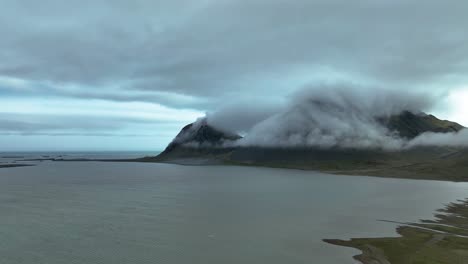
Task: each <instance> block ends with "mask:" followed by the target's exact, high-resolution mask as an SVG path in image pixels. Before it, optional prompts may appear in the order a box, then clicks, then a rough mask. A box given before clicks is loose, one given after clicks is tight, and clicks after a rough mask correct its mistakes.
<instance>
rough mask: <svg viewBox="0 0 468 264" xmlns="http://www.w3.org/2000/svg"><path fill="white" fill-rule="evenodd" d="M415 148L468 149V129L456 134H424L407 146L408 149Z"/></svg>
mask: <svg viewBox="0 0 468 264" xmlns="http://www.w3.org/2000/svg"><path fill="white" fill-rule="evenodd" d="M416 146H446V147H468V129H463V130H460V131H459V132H457V133H424V134H422V135H420V136H418V137H416V138H415V139H413V140H411V141H410V142H408V144H407V147H409V148H411V147H416Z"/></svg>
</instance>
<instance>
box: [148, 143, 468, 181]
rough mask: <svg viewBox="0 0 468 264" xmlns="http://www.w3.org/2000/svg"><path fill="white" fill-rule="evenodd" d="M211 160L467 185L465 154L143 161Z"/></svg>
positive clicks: (215, 155)
mask: <svg viewBox="0 0 468 264" xmlns="http://www.w3.org/2000/svg"><path fill="white" fill-rule="evenodd" d="M197 158H198V159H205V160H206V159H211V160H213V161H217V163H220V162H222V163H225V164H230V165H248V166H265V167H275V168H291V169H303V170H318V171H323V172H328V173H334V174H343V175H366V176H379V177H393V178H411V179H431V180H446V181H468V150H466V149H454V148H419V149H413V150H408V151H401V152H384V151H375V150H373V151H371V150H367V151H364V150H313V149H266V148H235V149H222V148H219V149H190V148H177V149H174V150H173V151H171V152H170V153H166V154H163V155H160V156H158V157H156V158H148V159H146V160H145V161H149V162H151V161H154V162H174V161H180V160H184V159H197Z"/></svg>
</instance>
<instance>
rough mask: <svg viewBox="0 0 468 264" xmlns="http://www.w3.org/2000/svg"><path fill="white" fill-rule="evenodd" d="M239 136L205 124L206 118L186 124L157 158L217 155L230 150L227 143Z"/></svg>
mask: <svg viewBox="0 0 468 264" xmlns="http://www.w3.org/2000/svg"><path fill="white" fill-rule="evenodd" d="M240 138H241V136H239V135H236V134H232V133H229V132H225V131H221V130H219V129H217V128H214V127H212V126H210V125H208V124H207V121H206V119H202V120H198V121H197V122H195V123H191V124H188V125H186V126H185V127H184V128H182V130H181V131H180V132H179V134H177V136H176V137H175V138H174V140H172V142H171V143H170V144H169V145H168V146H167V148H166V149H165V150H164V151H163V152H162V153H161V154H160V155H159V156H158V159H163V160H169V159H178V158H193V157H200V156H201V155H205V156H206V155H209V154H214V155H219V154H221V153H225V152H226V151H228V150H231V148H230V147H229V144H230V143H232V142H234V141H236V140H238V139H240Z"/></svg>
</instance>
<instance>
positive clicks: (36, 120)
mask: <svg viewBox="0 0 468 264" xmlns="http://www.w3.org/2000/svg"><path fill="white" fill-rule="evenodd" d="M180 125H181V124H180V123H179V122H177V121H170V120H154V119H146V118H138V117H105V116H80V115H70V114H68V115H52V114H11V113H8V114H5V113H0V132H1V133H3V135H13V134H16V135H41V134H44V135H111V134H115V135H116V134H122V133H123V134H129V133H128V132H122V130H124V129H125V128H128V127H138V126H149V127H154V126H157V127H158V128H161V130H164V129H166V130H167V129H169V130H173V131H176V130H177V129H178V128H179V127H180ZM162 128H164V129H162ZM145 133H147V132H145ZM158 133H159V134H161V132H158ZM137 134H140V135H142V134H144V133H141V132H140V133H137ZM166 136H169V135H166Z"/></svg>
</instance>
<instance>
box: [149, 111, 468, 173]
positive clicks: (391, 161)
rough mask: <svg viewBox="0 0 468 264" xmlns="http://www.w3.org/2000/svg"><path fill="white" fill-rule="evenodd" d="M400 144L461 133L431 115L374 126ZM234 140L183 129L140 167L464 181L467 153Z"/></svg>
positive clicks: (203, 125)
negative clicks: (226, 166)
mask: <svg viewBox="0 0 468 264" xmlns="http://www.w3.org/2000/svg"><path fill="white" fill-rule="evenodd" d="M378 121H379V122H381V124H382V125H384V126H386V127H387V128H388V129H389V130H390V131H392V132H394V133H396V134H398V135H399V136H400V137H402V138H407V139H412V138H415V137H416V136H418V135H421V134H422V133H425V132H435V133H448V132H457V131H460V130H461V129H463V128H464V127H463V126H461V125H459V124H457V123H455V122H451V121H447V120H440V119H438V118H436V117H435V116H433V115H427V114H424V113H420V114H414V113H411V112H402V113H401V114H399V115H395V116H391V117H389V118H386V119H380V120H378ZM239 139H241V137H240V136H239V135H235V134H232V133H228V132H224V131H221V130H219V129H217V128H215V127H213V126H211V125H209V124H208V123H207V122H206V120H201V121H197V122H195V123H192V124H189V125H187V126H185V127H184V128H183V129H182V130H181V132H180V133H179V134H178V135H177V136H176V137H175V139H174V140H173V141H172V142H171V143H170V144H169V146H168V147H167V148H166V149H165V150H164V151H163V152H162V153H161V154H160V155H159V156H157V157H153V158H147V159H146V160H145V161H157V162H170V163H182V164H230V165H254V166H267V167H280V168H294V169H307V170H320V171H324V172H329V173H336V174H347V175H369V176H382V177H403V178H415V179H438V180H451V181H468V150H466V149H460V148H449V147H417V148H412V149H405V150H400V151H384V150H380V149H342V148H331V149H318V148H311V147H305V146H304V147H294V148H280V147H268V148H266V147H247V146H236V145H235V144H234V143H235V141H236V140H239Z"/></svg>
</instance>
